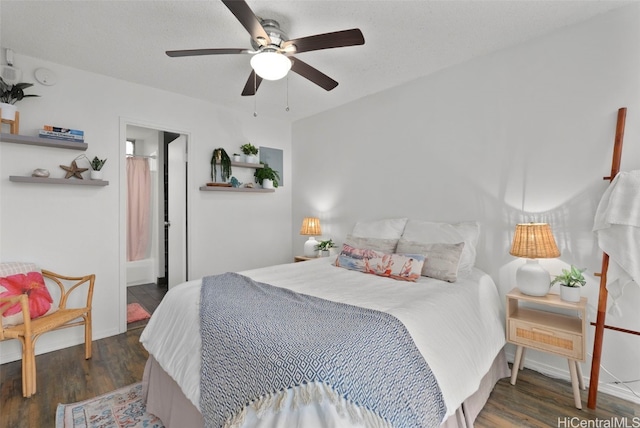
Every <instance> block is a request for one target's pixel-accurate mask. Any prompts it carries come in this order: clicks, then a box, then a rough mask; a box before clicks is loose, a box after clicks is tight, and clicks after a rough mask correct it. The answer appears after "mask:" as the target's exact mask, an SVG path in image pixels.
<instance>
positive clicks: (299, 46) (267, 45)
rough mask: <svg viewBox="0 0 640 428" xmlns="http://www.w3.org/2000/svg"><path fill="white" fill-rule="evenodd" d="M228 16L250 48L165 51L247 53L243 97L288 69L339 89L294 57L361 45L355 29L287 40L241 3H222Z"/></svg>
mask: <svg viewBox="0 0 640 428" xmlns="http://www.w3.org/2000/svg"><path fill="white" fill-rule="evenodd" d="M222 3H224V4H225V6H227V8H229V10H230V11H231V13H233V14H234V15H235V17H236V18H237V19H238V21H240V23H241V24H242V26H243V27H244V28H245V29H246V30H247V31H248V32H249V34H250V35H251V46H252V48H253V50H251V49H233V48H222V49H187V50H175V51H166V54H167V55H168V56H170V57H183V56H198V55H228V54H249V55H253V56H252V58H251V67H252V68H253V70H252V71H251V74H250V75H249V79H248V80H247V83H246V84H245V86H244V89H243V90H242V95H255V93H256V91H257V90H258V87H259V86H260V83H262V80H263V79H267V80H278V79H281V78H283V77H285V76H286V75H287V73H288V72H289V70H291V71H293V72H294V73H297V74H299V75H300V76H302V77H304V78H306V79H308V80H310V81H311V82H313V83H315V84H316V85H318V86H320V87H322V88H324V89H325V90H327V91H330V90H332V89H333V88H335V87H336V86H338V82H336V81H335V80H333V79H332V78H331V77H329V76H327V75H326V74H324V73H322V72H321V71H320V70H317V69H315V68H313V67H312V66H310V65H309V64H307V63H305V62H303V61H300V60H299V59H298V58H296V57H294V56H293V55H294V54H297V53H302V52H309V51H317V50H321V49H331V48H340V47H345V46H356V45H363V44H364V36H363V35H362V32H361V31H360V30H359V29H357V28H354V29H351V30H343V31H335V32H332V33H324V34H317V35H315V36H308V37H301V38H298V39H289V38H288V37H287V35H286V34H285V33H284V31H282V30H281V29H280V25H279V24H278V22H277V21H274V20H272V19H261V18H258V17H257V16H256V15H255V14H254V13H253V11H252V10H251V8H250V7H249V5H248V4H247V3H246V2H245V1H244V0H222Z"/></svg>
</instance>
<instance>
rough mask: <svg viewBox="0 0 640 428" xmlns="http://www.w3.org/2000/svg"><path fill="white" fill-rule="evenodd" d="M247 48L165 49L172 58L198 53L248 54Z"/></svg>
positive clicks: (196, 54)
mask: <svg viewBox="0 0 640 428" xmlns="http://www.w3.org/2000/svg"><path fill="white" fill-rule="evenodd" d="M248 53H251V51H250V50H249V49H186V50H179V51H167V52H166V54H167V55H168V56H170V57H172V58H175V57H180V56H198V55H227V54H248Z"/></svg>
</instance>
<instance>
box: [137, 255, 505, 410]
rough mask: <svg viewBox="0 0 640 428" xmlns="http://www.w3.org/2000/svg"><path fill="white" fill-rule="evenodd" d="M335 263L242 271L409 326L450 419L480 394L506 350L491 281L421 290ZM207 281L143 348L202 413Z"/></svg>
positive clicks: (171, 303)
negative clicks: (203, 308)
mask: <svg viewBox="0 0 640 428" xmlns="http://www.w3.org/2000/svg"><path fill="white" fill-rule="evenodd" d="M334 260H335V258H334V257H327V258H320V259H317V260H311V261H307V262H303V263H292V264H286V265H278V266H272V267H267V268H261V269H255V270H249V271H244V272H240V273H241V274H243V275H246V276H249V277H251V278H253V279H254V280H256V281H260V282H264V283H267V284H271V285H275V286H278V287H284V288H288V289H291V290H293V291H296V292H299V293H304V294H308V295H312V296H317V297H321V298H325V299H330V300H334V301H337V302H342V303H348V304H351V305H358V306H361V307H365V308H369V309H375V310H379V311H384V312H387V313H389V314H392V315H394V316H395V317H396V318H398V319H399V320H400V321H402V323H403V324H404V325H405V326H406V327H407V330H408V331H409V333H410V334H411V336H412V337H413V339H414V341H415V343H416V346H417V347H418V349H419V350H420V352H421V353H422V354H423V356H424V358H425V360H426V361H427V363H428V364H429V366H430V367H431V370H432V371H433V373H434V375H435V377H436V379H437V380H438V383H439V385H440V388H441V390H442V394H443V397H444V400H445V404H446V405H447V417H448V416H450V415H452V414H453V413H454V412H455V410H456V409H457V408H458V407H459V406H460V405H461V404H462V402H463V401H464V400H465V399H466V398H467V397H469V396H470V395H471V394H472V393H473V392H475V391H476V389H477V388H478V386H479V385H480V381H481V379H482V377H483V376H484V374H485V373H486V372H487V371H488V370H489V368H490V366H491V364H492V362H493V360H494V358H495V357H496V355H497V354H498V352H499V351H500V350H501V349H502V347H503V346H504V343H505V339H504V337H505V335H504V324H503V319H504V317H503V315H502V305H501V304H500V298H499V295H498V292H497V289H496V286H495V284H494V282H493V280H492V279H491V277H490V276H488V275H487V274H485V273H483V272H481V271H480V270H478V269H474V270H473V271H472V272H471V273H470V274H468V275H467V276H463V277H461V278H458V281H457V282H455V283H453V284H449V283H446V282H443V281H438V280H434V279H430V278H426V277H421V279H420V280H419V281H418V282H417V283H410V282H402V281H396V280H393V279H389V278H382V277H377V276H374V275H369V274H364V273H361V272H355V271H348V270H345V269H343V268H339V267H335V266H333V265H332V264H331V263H332V262H333V261H334ZM200 284H201V280H193V281H189V282H186V283H184V284H181V285H179V286H176V287H174V288H172V289H171V290H170V291H169V292H168V293H167V295H166V296H165V298H164V300H163V301H162V303H161V304H160V306H159V307H158V308H157V309H156V311H155V312H154V314H153V316H152V317H151V320H150V321H149V324H148V325H147V327H146V328H145V330H144V332H143V333H142V335H141V337H140V341H141V342H142V344H143V345H144V347H145V348H146V349H147V351H148V352H149V353H150V354H151V355H153V357H154V358H155V359H156V360H157V361H158V363H159V364H160V365H161V366H162V368H163V369H164V370H165V371H166V372H167V373H169V374H170V375H171V377H172V378H173V379H174V380H175V381H176V382H177V383H178V385H179V386H180V387H181V388H182V391H183V392H184V394H185V395H186V397H187V398H188V399H189V400H190V401H191V402H192V403H193V404H194V405H195V406H196V407H197V408H198V409H199V408H200V406H199V402H200V350H201V342H200V329H199V304H200V303H199V298H200Z"/></svg>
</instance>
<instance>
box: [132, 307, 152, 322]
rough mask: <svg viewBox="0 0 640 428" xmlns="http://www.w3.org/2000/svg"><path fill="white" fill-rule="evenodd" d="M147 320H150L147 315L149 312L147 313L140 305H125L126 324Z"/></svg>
mask: <svg viewBox="0 0 640 428" xmlns="http://www.w3.org/2000/svg"><path fill="white" fill-rule="evenodd" d="M149 318H151V315H149V312H147V310H146V309H145V308H143V307H142V306H141V305H140V303H129V304H128V305H127V324H131V323H133V322H136V321H142V320H147V319H149Z"/></svg>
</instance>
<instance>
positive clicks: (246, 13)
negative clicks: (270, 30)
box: [222, 0, 271, 46]
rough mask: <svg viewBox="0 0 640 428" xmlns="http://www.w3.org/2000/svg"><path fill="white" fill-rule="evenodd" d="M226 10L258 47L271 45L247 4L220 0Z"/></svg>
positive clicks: (238, 0)
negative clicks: (233, 16)
mask: <svg viewBox="0 0 640 428" xmlns="http://www.w3.org/2000/svg"><path fill="white" fill-rule="evenodd" d="M222 3H224V5H225V6H227V8H229V10H230V11H231V13H233V14H234V15H235V17H236V18H237V19H238V21H240V23H241V24H242V26H243V27H244V28H245V29H246V30H247V31H248V32H249V34H251V38H252V39H253V40H255V41H256V42H257V43H258V44H259V45H261V46H266V45H268V44H270V43H271V38H270V37H269V35H268V34H267V32H266V31H264V28H263V27H262V24H260V20H259V19H258V17H257V16H256V15H255V13H253V11H252V10H251V8H250V7H249V5H248V4H247V2H245V1H244V0H222Z"/></svg>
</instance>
